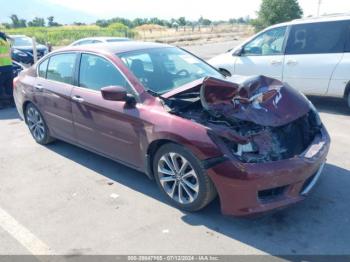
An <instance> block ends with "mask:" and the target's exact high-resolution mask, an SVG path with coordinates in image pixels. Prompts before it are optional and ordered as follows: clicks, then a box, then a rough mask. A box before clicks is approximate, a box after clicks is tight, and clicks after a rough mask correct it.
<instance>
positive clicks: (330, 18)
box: [268, 14, 350, 29]
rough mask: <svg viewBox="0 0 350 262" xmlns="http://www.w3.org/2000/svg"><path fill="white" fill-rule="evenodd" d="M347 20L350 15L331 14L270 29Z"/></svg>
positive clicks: (302, 19) (282, 24)
mask: <svg viewBox="0 0 350 262" xmlns="http://www.w3.org/2000/svg"><path fill="white" fill-rule="evenodd" d="M345 20H350V14H329V15H323V16H317V17H306V18H301V19H295V20H292V21H289V22H285V23H280V24H276V25H273V26H270V27H268V28H269V29H271V28H275V27H280V26H289V25H297V24H307V23H318V22H334V21H345Z"/></svg>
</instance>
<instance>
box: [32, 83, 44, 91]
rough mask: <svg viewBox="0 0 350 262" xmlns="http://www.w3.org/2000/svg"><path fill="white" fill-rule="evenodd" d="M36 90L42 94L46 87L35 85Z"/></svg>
mask: <svg viewBox="0 0 350 262" xmlns="http://www.w3.org/2000/svg"><path fill="white" fill-rule="evenodd" d="M34 88H35V90H36V91H38V92H42V91H43V90H44V87H43V86H42V85H41V84H37V85H35V86H34Z"/></svg>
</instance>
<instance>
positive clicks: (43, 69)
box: [38, 59, 49, 78]
mask: <svg viewBox="0 0 350 262" xmlns="http://www.w3.org/2000/svg"><path fill="white" fill-rule="evenodd" d="M48 63H49V59H46V60H45V61H43V62H42V63H41V64H40V65H39V70H38V72H39V77H42V78H46V70H47V65H48Z"/></svg>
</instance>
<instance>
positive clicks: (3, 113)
mask: <svg viewBox="0 0 350 262" xmlns="http://www.w3.org/2000/svg"><path fill="white" fill-rule="evenodd" d="M16 118H20V117H19V114H18V112H17V110H16V108H15V107H6V108H3V109H0V120H6V119H16Z"/></svg>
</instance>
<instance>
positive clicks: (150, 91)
mask: <svg viewBox="0 0 350 262" xmlns="http://www.w3.org/2000/svg"><path fill="white" fill-rule="evenodd" d="M146 92H147V93H149V94H151V95H152V96H156V97H160V94H158V93H157V92H154V91H153V90H151V89H146Z"/></svg>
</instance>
